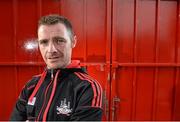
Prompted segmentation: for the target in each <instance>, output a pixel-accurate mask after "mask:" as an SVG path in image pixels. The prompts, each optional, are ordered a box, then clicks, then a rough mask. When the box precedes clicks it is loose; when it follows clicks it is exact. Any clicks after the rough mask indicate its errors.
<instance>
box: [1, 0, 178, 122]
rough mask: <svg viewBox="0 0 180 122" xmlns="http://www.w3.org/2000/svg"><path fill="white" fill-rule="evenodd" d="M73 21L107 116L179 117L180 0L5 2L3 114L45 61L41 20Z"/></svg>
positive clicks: (80, 55) (80, 54) (77, 55)
mask: <svg viewBox="0 0 180 122" xmlns="http://www.w3.org/2000/svg"><path fill="white" fill-rule="evenodd" d="M54 13H56V14H61V15H64V16H66V17H67V18H69V19H70V20H71V21H72V24H73V26H74V30H75V33H76V35H77V37H78V44H77V47H76V48H75V49H74V52H73V59H80V60H81V62H82V66H85V67H86V68H87V70H88V71H89V74H91V75H92V76H93V77H95V78H96V79H97V80H98V81H100V83H101V85H102V86H103V91H104V97H103V100H104V105H103V109H104V117H103V118H104V120H180V97H179V96H180V71H179V70H180V69H179V68H180V50H179V48H180V2H179V0H36V1H35V0H2V1H0V17H1V19H0V27H1V29H0V56H1V58H0V77H1V80H0V82H1V85H0V120H7V119H8V118H9V115H10V113H11V111H12V108H13V105H14V104H15V101H16V99H17V97H18V95H19V93H20V91H21V89H22V87H23V85H24V84H25V82H27V81H28V80H29V79H31V76H32V75H35V74H38V73H40V72H41V71H42V69H43V67H44V63H43V61H42V58H41V56H40V54H39V51H38V50H37V49H27V44H28V42H33V41H35V40H36V38H37V35H36V32H37V21H38V19H39V18H40V17H41V16H43V15H46V14H54Z"/></svg>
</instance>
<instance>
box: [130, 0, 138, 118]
mask: <svg viewBox="0 0 180 122" xmlns="http://www.w3.org/2000/svg"><path fill="white" fill-rule="evenodd" d="M137 4H138V2H137V0H134V37H133V45H134V48H133V51H134V52H133V63H135V62H137ZM136 78H137V67H134V68H133V81H132V114H131V120H135V119H136V96H137V81H136Z"/></svg>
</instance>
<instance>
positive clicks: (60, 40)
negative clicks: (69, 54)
mask: <svg viewBox="0 0 180 122" xmlns="http://www.w3.org/2000/svg"><path fill="white" fill-rule="evenodd" d="M54 41H55V42H56V44H63V43H65V42H66V40H64V39H62V38H55V39H54Z"/></svg>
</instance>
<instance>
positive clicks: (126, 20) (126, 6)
mask: <svg viewBox="0 0 180 122" xmlns="http://www.w3.org/2000/svg"><path fill="white" fill-rule="evenodd" d="M112 13H113V35H112V46H113V47H112V49H113V52H112V60H113V63H112V65H114V66H115V67H114V72H113V73H114V74H115V76H116V78H115V80H112V89H113V90H112V96H111V99H112V100H113V99H114V98H116V100H117V98H119V99H120V103H118V102H116V104H115V107H114V106H113V109H112V115H111V120H173V119H174V120H179V119H178V115H179V114H178V112H177V111H178V110H179V108H178V107H177V106H178V105H177V101H178V100H179V99H178V96H177V95H178V89H179V87H178V86H177V84H179V80H178V79H179V78H178V77H179V73H178V72H179V64H178V60H177V59H178V57H179V53H178V51H179V50H178V44H179V42H178V41H179V39H178V38H177V37H178V35H179V29H178V27H179V1H153V0H152V1H151V0H150V1H145V0H142V1H141V0H135V1H130V0H121V1H118V0H114V1H113V12H112ZM127 13H128V14H127ZM112 77H113V76H112ZM127 78H128V79H127ZM175 95H176V96H175ZM111 103H112V105H113V103H115V102H114V101H112V102H111ZM175 103H176V106H174V104H175ZM114 109H115V110H114ZM113 111H115V114H113ZM173 116H175V117H173Z"/></svg>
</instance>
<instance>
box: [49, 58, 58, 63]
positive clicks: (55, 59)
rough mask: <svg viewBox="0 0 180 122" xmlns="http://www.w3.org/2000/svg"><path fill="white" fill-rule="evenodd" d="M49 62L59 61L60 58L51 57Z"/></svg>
mask: <svg viewBox="0 0 180 122" xmlns="http://www.w3.org/2000/svg"><path fill="white" fill-rule="evenodd" d="M48 60H50V61H51V62H56V61H57V60H59V57H49V58H48Z"/></svg>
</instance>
